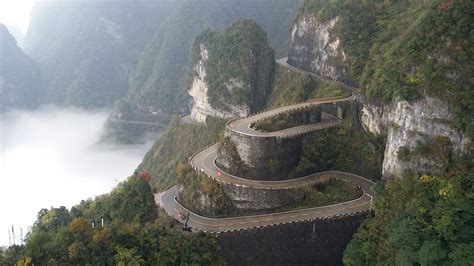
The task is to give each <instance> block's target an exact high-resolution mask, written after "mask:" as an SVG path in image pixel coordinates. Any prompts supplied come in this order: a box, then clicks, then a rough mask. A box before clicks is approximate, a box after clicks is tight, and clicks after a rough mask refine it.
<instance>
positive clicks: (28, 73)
mask: <svg viewBox="0 0 474 266" xmlns="http://www.w3.org/2000/svg"><path fill="white" fill-rule="evenodd" d="M0 58H1V60H0V111H6V110H8V109H11V108H33V107H36V105H37V104H38V102H37V97H38V91H39V90H40V89H41V86H42V79H41V71H40V68H39V65H38V64H37V63H36V62H35V61H34V60H33V59H31V58H30V57H29V56H27V55H26V54H25V53H23V51H22V50H21V48H20V47H18V45H17V42H16V40H15V38H14V37H13V35H12V34H11V33H10V32H9V31H8V29H7V27H6V26H5V25H3V24H0Z"/></svg>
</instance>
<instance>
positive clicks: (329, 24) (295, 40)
mask: <svg viewBox="0 0 474 266" xmlns="http://www.w3.org/2000/svg"><path fill="white" fill-rule="evenodd" d="M338 20H339V17H335V18H333V19H331V20H329V21H325V22H324V21H319V20H318V19H317V18H316V17H315V16H313V15H304V16H301V17H300V18H299V19H298V20H297V21H296V23H295V24H294V26H293V29H292V31H291V43H290V49H289V52H288V62H289V63H290V64H291V65H294V66H297V67H299V68H302V69H305V70H308V71H311V72H314V73H317V74H319V75H321V76H324V77H327V78H330V79H334V80H343V81H345V80H348V65H347V58H346V55H345V53H344V50H343V48H342V46H341V41H340V39H339V37H338V36H337V35H336V34H334V31H333V30H334V28H335V26H336V24H337V22H338Z"/></svg>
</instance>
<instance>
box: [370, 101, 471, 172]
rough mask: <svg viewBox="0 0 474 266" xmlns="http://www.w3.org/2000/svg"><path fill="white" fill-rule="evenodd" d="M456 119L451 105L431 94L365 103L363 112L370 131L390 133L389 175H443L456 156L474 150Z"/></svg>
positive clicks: (386, 169) (385, 166)
mask: <svg viewBox="0 0 474 266" xmlns="http://www.w3.org/2000/svg"><path fill="white" fill-rule="evenodd" d="M453 119H454V115H453V113H452V112H451V111H450V108H449V105H448V104H447V103H446V102H444V101H442V100H440V99H438V98H434V97H430V96H425V97H423V98H422V99H421V100H418V101H414V102H407V101H397V100H394V101H393V102H392V103H391V104H387V105H384V106H375V105H371V104H364V107H363V108H362V115H361V121H362V123H363V125H364V127H365V128H366V130H368V131H370V132H372V133H375V134H377V135H380V134H384V135H387V144H386V148H385V157H384V161H383V167H382V174H383V176H384V177H385V178H387V177H391V176H403V175H404V174H406V173H427V174H433V175H442V174H443V173H444V172H445V171H446V170H447V166H448V163H449V160H450V158H451V157H452V156H453V155H460V154H465V153H468V152H472V144H471V141H470V140H469V138H467V136H465V135H464V134H463V133H462V132H460V131H459V130H457V129H455V128H454V127H453V126H452V125H451V124H452V123H451V122H452V121H453Z"/></svg>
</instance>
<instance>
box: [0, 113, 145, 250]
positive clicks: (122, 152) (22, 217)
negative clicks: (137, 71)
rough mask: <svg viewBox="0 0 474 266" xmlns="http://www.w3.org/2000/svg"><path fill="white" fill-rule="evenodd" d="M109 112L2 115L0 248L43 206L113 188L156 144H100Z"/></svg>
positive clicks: (67, 202)
mask: <svg viewBox="0 0 474 266" xmlns="http://www.w3.org/2000/svg"><path fill="white" fill-rule="evenodd" d="M107 114H108V112H107V111H106V110H101V111H84V110H80V109H72V108H66V109H62V108H57V107H51V106H48V107H43V108H41V109H39V110H36V111H12V112H9V113H6V114H3V115H2V117H1V119H0V145H1V147H0V148H1V150H0V213H1V219H0V246H2V245H8V228H9V227H11V226H12V224H13V225H15V232H16V233H17V236H19V229H20V227H22V228H23V231H24V232H26V228H27V227H28V226H31V225H32V223H33V222H34V221H35V219H36V214H37V213H38V211H39V210H40V209H41V208H50V207H51V206H54V207H59V206H66V207H68V208H70V207H71V206H73V205H75V204H78V203H79V202H80V201H81V200H82V199H87V198H90V197H93V196H96V195H100V194H103V193H106V192H108V191H110V190H111V189H112V188H113V187H114V186H115V185H116V184H117V183H118V182H120V181H122V180H124V179H125V178H126V177H127V176H129V175H130V174H131V173H132V172H133V171H134V169H135V168H136V166H137V165H138V164H139V163H140V161H141V159H142V157H143V156H144V154H145V153H146V151H147V150H148V148H149V147H150V146H151V143H147V144H144V145H128V146H125V145H110V144H97V142H98V140H99V138H100V135H101V133H102V125H103V123H104V121H105V119H106V118H107Z"/></svg>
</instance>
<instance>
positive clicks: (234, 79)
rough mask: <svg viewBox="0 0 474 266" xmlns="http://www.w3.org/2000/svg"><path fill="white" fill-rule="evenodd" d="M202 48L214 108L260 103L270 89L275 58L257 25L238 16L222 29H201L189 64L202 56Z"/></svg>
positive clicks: (250, 105)
mask: <svg viewBox="0 0 474 266" xmlns="http://www.w3.org/2000/svg"><path fill="white" fill-rule="evenodd" d="M202 49H205V50H206V51H207V56H208V59H207V60H205V61H204V67H205V69H206V77H205V81H206V83H207V84H208V86H209V89H208V91H207V95H208V98H209V102H210V104H211V105H212V106H213V107H214V108H220V109H226V108H228V106H229V105H244V106H245V105H247V106H249V107H250V110H251V112H252V111H256V110H259V109H261V107H263V105H264V104H265V102H266V98H267V95H268V94H269V93H270V91H271V86H272V79H273V75H274V73H273V72H274V64H275V58H274V52H273V49H272V48H271V47H270V46H269V45H268V43H267V36H266V33H265V32H264V31H263V29H262V28H260V26H259V25H257V24H256V23H255V22H253V21H252V20H245V19H240V20H237V21H236V22H234V23H232V24H231V25H230V26H229V27H227V28H226V29H225V30H224V31H223V32H222V33H219V32H214V31H211V30H206V31H204V32H203V33H201V34H200V35H199V36H198V37H196V41H195V43H194V47H193V51H192V54H193V59H194V60H193V61H194V63H193V65H195V64H196V63H197V62H198V60H201V59H202V58H201V56H200V54H201V50H202ZM194 75H195V74H194V73H192V76H194Z"/></svg>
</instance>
